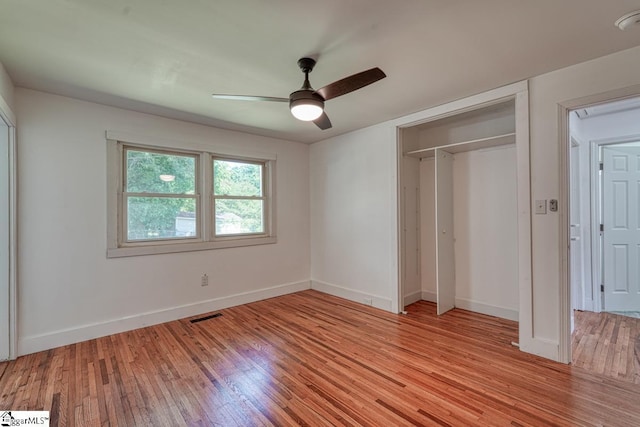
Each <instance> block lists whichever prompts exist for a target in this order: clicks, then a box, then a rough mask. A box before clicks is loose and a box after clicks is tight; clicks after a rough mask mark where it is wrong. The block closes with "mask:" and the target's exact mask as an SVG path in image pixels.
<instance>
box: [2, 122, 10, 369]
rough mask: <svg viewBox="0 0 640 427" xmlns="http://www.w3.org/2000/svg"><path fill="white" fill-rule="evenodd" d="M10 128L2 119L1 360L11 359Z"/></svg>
mask: <svg viewBox="0 0 640 427" xmlns="http://www.w3.org/2000/svg"><path fill="white" fill-rule="evenodd" d="M9 173H10V171H9V126H7V124H6V123H5V122H4V120H2V117H0V360H7V359H8V358H9V212H10V206H9Z"/></svg>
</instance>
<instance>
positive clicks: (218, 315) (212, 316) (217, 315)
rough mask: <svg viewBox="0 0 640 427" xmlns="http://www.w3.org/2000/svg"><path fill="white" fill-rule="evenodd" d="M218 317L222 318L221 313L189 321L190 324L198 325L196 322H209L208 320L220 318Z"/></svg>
mask: <svg viewBox="0 0 640 427" xmlns="http://www.w3.org/2000/svg"><path fill="white" fill-rule="evenodd" d="M220 316H222V313H216V314H212V315H210V316H204V317H198V318H197V319H191V320H189V321H190V322H191V323H198V322H202V321H203V320H209V319H213V318H214V317H220Z"/></svg>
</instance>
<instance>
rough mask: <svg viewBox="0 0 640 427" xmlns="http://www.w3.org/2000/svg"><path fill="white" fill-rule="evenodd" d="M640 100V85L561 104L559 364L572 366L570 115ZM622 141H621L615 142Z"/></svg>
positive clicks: (559, 117) (559, 107) (559, 112)
mask: <svg viewBox="0 0 640 427" xmlns="http://www.w3.org/2000/svg"><path fill="white" fill-rule="evenodd" d="M638 96H640V85H633V86H628V87H625V88H621V89H617V90H613V91H608V92H602V93H598V94H594V95H589V96H585V97H581V98H576V99H571V100H567V101H564V102H560V103H558V132H559V135H558V141H559V144H558V148H559V150H560V161H559V166H560V194H559V204H560V206H564V207H565V209H560V210H559V214H560V239H559V240H560V242H559V243H560V248H561V249H560V254H561V256H560V258H561V259H560V295H559V302H560V304H559V309H560V313H559V319H560V322H559V328H560V330H559V331H558V332H559V333H558V337H559V345H558V350H559V351H558V361H559V362H563V363H570V362H571V358H572V355H571V332H572V331H571V314H572V313H571V312H572V306H571V305H572V304H571V265H570V260H571V253H570V251H571V240H570V238H571V235H570V234H571V224H570V219H571V215H570V213H571V212H570V209H571V206H570V204H569V195H570V191H571V170H570V164H569V161H570V158H571V157H570V153H571V152H570V150H571V134H570V129H569V114H570V113H571V111H573V110H577V109H580V108H586V107H590V106H592V105H597V104H605V103H608V102H612V101H618V100H622V99H625V98H635V97H638ZM616 139H618V140H619V139H620V138H616Z"/></svg>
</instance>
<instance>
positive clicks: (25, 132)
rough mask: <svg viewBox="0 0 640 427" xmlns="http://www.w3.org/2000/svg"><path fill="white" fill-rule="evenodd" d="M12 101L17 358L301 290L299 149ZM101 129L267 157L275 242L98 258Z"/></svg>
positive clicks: (304, 205)
mask: <svg viewBox="0 0 640 427" xmlns="http://www.w3.org/2000/svg"><path fill="white" fill-rule="evenodd" d="M16 106H17V108H16V110H17V111H16V112H17V115H18V117H19V120H20V128H19V134H18V138H19V139H18V144H19V151H18V171H19V176H18V179H19V186H20V197H19V205H18V209H19V216H20V222H19V230H18V232H19V255H18V259H19V279H20V282H19V289H20V293H19V301H18V304H19V311H18V313H19V322H18V324H19V353H20V354H26V353H30V352H34V351H38V350H41V349H46V348H52V347H55V346H59V345H62V344H66V343H69V342H77V341H81V340H84V339H88V338H92V337H94V336H101V335H106V334H110V333H114V332H118V331H121V330H127V329H133V328H136V327H140V326H143V325H147V324H151V323H157V322H163V321H167V320H171V319H175V318H179V317H185V316H188V315H194V314H198V313H202V312H206V311H212V310H216V309H219V308H221V307H226V306H230V305H234V304H239V303H244V302H248V301H253V300H257V299H262V298H266V297H270V296H274V295H279V294H283V293H288V292H292V291H295V290H299V289H307V288H309V286H310V284H309V275H310V267H309V262H310V256H309V195H308V192H309V178H308V176H309V147H308V146H307V145H305V144H300V143H295V142H288V141H282V140H276V139H271V138H264V137H258V136H252V135H248V134H243V133H237V132H231V131H225V130H221V129H216V128H211V127H207V126H202V125H196V124H191V123H186V122H180V121H176V120H170V119H165V118H160V117H156V116H151V115H146V114H141V113H137V112H132V111H127V110H122V109H117V108H112V107H106V106H102V105H98V104H93V103H89V102H83V101H78V100H75V99H71V98H65V97H60V96H55V95H49V94H45V93H42V92H36V91H31V90H26V89H17V90H16ZM105 130H112V131H122V132H129V133H132V134H139V135H144V136H147V137H159V138H162V139H164V140H176V141H181V140H182V141H188V142H192V143H195V144H200V145H204V146H209V147H212V148H213V147H218V148H219V149H221V150H224V147H233V148H234V149H235V148H238V147H240V148H242V149H246V150H253V151H258V152H268V153H275V154H276V155H277V167H276V168H277V169H276V183H277V200H276V207H277V232H278V243H277V244H273V245H263V246H252V247H245V248H230V249H218V250H208V251H199V252H187V253H178V254H165V255H151V256H139V257H128V258H112V259H107V258H106V249H107V242H106V233H107V229H106V228H107V218H106V214H107V206H106V201H107V194H106V188H107V183H106V175H107V174H106V151H107V147H106V141H105ZM204 273H206V274H207V275H208V276H209V286H208V287H201V286H200V278H201V276H202V274H204Z"/></svg>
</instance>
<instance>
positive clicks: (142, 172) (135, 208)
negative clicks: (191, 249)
mask: <svg viewBox="0 0 640 427" xmlns="http://www.w3.org/2000/svg"><path fill="white" fill-rule="evenodd" d="M124 153H125V154H124V161H125V165H124V168H123V170H124V174H125V176H124V189H123V202H122V204H123V207H126V209H123V212H122V214H123V218H125V220H124V221H123V225H124V227H125V229H126V230H125V233H124V235H125V239H124V241H125V242H136V241H145V240H167V239H185V238H186V239H189V238H197V237H198V226H197V225H198V224H197V223H198V219H199V218H198V210H199V209H198V204H199V203H198V202H199V200H198V194H197V193H196V188H197V179H196V171H197V168H196V160H197V156H196V155H193V154H179V153H163V152H159V151H152V150H144V149H140V148H132V147H124Z"/></svg>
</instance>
